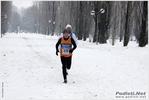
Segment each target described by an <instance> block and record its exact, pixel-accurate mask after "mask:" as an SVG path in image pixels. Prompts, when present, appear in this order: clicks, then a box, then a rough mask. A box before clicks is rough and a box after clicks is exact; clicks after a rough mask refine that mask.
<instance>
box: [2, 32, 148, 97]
mask: <svg viewBox="0 0 149 100" xmlns="http://www.w3.org/2000/svg"><path fill="white" fill-rule="evenodd" d="M57 39H58V37H57V36H46V35H40V34H25V33H22V34H21V33H20V34H15V33H9V34H6V35H5V36H4V37H3V38H1V39H0V47H1V49H0V50H1V54H0V57H1V60H0V61H1V63H0V66H1V70H0V72H1V84H2V82H3V83H4V86H3V90H4V91H3V98H4V99H10V98H13V99H115V94H116V92H126V91H129V92H136V91H140V92H147V93H148V78H149V77H148V64H149V63H148V60H149V59H148V45H147V46H146V47H143V48H141V47H138V44H137V43H136V42H135V41H130V42H129V44H128V46H127V47H123V43H122V42H118V41H116V43H115V45H114V46H112V45H111V44H110V42H109V41H107V44H99V45H96V43H89V42H88V41H81V40H80V41H78V47H77V49H76V50H75V51H74V53H73V58H72V66H71V69H70V70H69V71H68V73H69V75H68V83H67V84H64V83H63V76H62V67H61V62H60V57H58V56H56V54H55V51H56V50H55V44H56V42H57ZM1 88H2V87H1ZM1 94H2V93H1ZM1 98H2V96H1ZM146 98H148V95H146Z"/></svg>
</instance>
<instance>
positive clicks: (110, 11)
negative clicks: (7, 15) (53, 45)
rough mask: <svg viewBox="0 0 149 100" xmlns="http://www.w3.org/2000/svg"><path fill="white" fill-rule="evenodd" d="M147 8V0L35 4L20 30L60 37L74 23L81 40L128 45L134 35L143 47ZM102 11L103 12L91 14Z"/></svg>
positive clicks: (23, 17) (25, 11)
mask: <svg viewBox="0 0 149 100" xmlns="http://www.w3.org/2000/svg"><path fill="white" fill-rule="evenodd" d="M147 7H148V1H33V6H32V7H30V8H28V9H23V10H22V11H21V15H20V16H21V23H20V26H19V27H20V30H22V31H28V32H34V33H40V34H45V35H54V34H56V35H59V34H60V33H61V32H62V30H63V29H64V28H65V26H66V24H71V25H72V30H73V32H74V33H75V34H76V36H77V38H78V39H79V40H84V41H85V40H86V38H88V37H90V41H91V42H96V41H97V42H98V43H106V41H107V39H110V40H111V43H112V45H114V44H115V39H116V38H117V39H119V41H122V40H123V46H127V45H128V42H129V40H131V39H132V37H133V36H135V39H136V41H137V42H138V43H139V46H141V47H142V46H145V45H146V44H148V24H147V23H148V17H147V16H148V10H147ZM101 8H103V9H105V12H104V13H102V14H100V15H98V16H92V15H91V14H90V12H91V11H92V10H94V11H95V12H98V11H100V9H101ZM97 20H98V22H97ZM13 21H14V20H13ZM97 25H98V26H97ZM97 28H98V33H97Z"/></svg>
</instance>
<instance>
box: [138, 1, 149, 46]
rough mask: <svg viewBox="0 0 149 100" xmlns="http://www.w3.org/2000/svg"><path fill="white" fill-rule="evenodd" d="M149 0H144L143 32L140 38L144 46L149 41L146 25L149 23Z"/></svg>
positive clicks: (140, 43)
mask: <svg viewBox="0 0 149 100" xmlns="http://www.w3.org/2000/svg"><path fill="white" fill-rule="evenodd" d="M147 8H148V1H143V16H142V27H141V33H140V38H139V46H140V47H144V46H145V45H146V44H147V42H148V38H147V37H148V36H147V31H146V28H147V27H146V25H147V15H148V11H147Z"/></svg>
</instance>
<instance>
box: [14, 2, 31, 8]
mask: <svg viewBox="0 0 149 100" xmlns="http://www.w3.org/2000/svg"><path fill="white" fill-rule="evenodd" d="M13 5H15V6H16V7H18V8H21V7H24V8H27V7H29V6H31V5H32V1H13Z"/></svg>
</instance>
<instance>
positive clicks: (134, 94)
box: [115, 91, 146, 98]
mask: <svg viewBox="0 0 149 100" xmlns="http://www.w3.org/2000/svg"><path fill="white" fill-rule="evenodd" d="M115 98H146V92H139V91H137V92H116V93H115Z"/></svg>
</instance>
